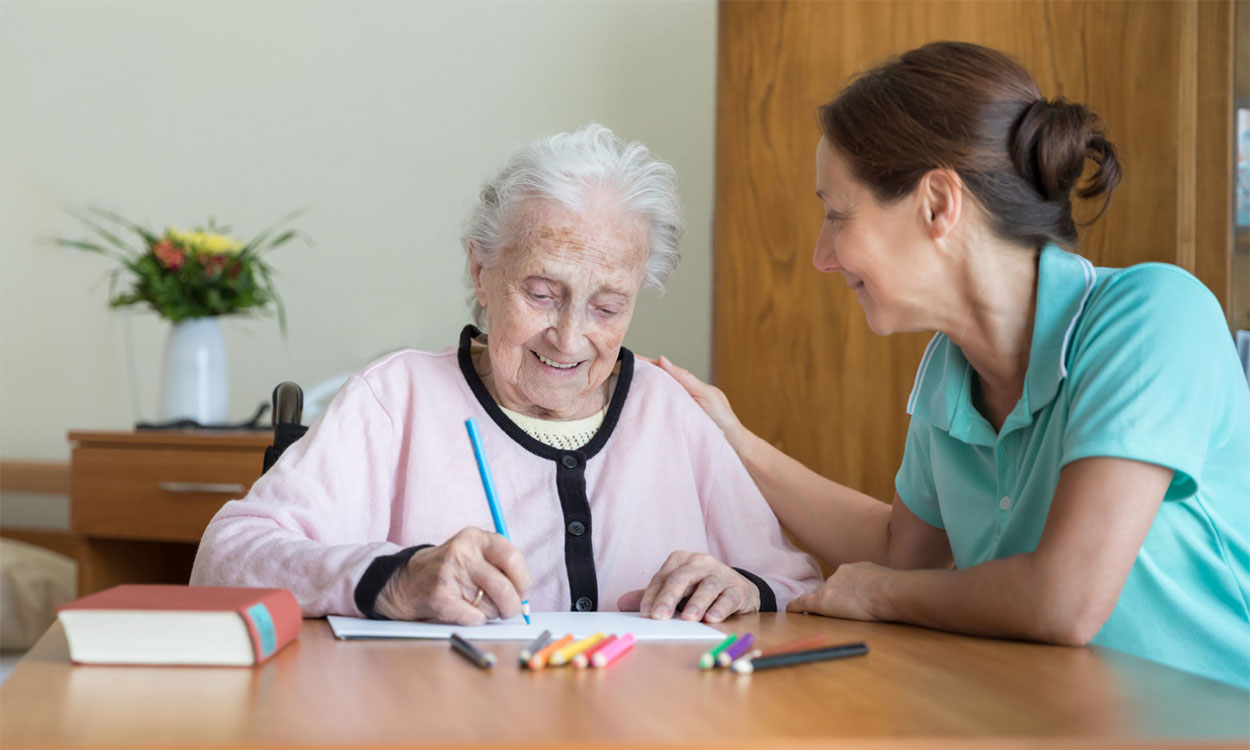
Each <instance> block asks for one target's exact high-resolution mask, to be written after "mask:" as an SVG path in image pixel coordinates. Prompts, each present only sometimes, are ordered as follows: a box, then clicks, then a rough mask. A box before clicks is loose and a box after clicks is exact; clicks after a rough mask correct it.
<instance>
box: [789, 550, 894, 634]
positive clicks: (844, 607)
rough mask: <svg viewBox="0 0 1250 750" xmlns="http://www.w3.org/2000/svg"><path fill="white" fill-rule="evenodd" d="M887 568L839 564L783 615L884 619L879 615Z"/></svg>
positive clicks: (868, 563)
mask: <svg viewBox="0 0 1250 750" xmlns="http://www.w3.org/2000/svg"><path fill="white" fill-rule="evenodd" d="M892 572H893V571H892V570H891V569H890V568H887V567H884V566H882V565H877V564H876V563H870V562H854V563H843V564H842V565H839V566H838V569H837V570H835V571H833V575H831V576H829V580H827V581H825V582H824V583H822V584H821V585H820V586H819V587H817V588H816V590H814V591H811V592H808V593H806V594H803V595H802V596H799V597H795V598H794V599H793V600H791V601H790V604H789V605H787V606H786V611H787V612H810V613H812V614H815V615H826V616H828V617H841V618H843V619H845V620H870V621H871V620H888V619H890V618H889V617H887V616H885V615H884V614H883V613H881V612H880V611H879V610H880V607H879V606H878V603H879V602H880V601H881V596H882V592H881V586H880V584H881V583H882V582H883V581H884V578H885V576H887V575H889V574H890V573H892Z"/></svg>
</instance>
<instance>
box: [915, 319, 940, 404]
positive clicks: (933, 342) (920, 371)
mask: <svg viewBox="0 0 1250 750" xmlns="http://www.w3.org/2000/svg"><path fill="white" fill-rule="evenodd" d="M941 338H942V333H941V331H939V332H937V333H935V334H933V338H931V339H929V345H928V346H926V347H925V350H924V356H923V357H921V358H920V367H918V368H916V382H915V383H913V384H912V386H911V395H910V396H908V397H907V413H908V414H914V413H915V411H916V399H917V398H919V397H920V384H921V383H923V382H924V374H925V372H927V371H928V369H929V361H930V360H932V359H933V352H934V351H935V350H936V349H937V344H938V340H939V339H941Z"/></svg>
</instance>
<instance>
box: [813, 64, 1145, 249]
mask: <svg viewBox="0 0 1250 750" xmlns="http://www.w3.org/2000/svg"><path fill="white" fill-rule="evenodd" d="M818 112H819V117H820V127H821V130H822V131H823V132H824V135H825V138H826V139H828V140H829V141H830V145H832V146H833V147H834V148H835V149H836V150H837V151H838V152H839V153H841V154H843V155H844V156H845V157H846V158H847V159H848V160H849V162H850V165H851V170H852V172H853V173H854V175H855V177H856V178H857V179H859V180H860V181H862V182H864V183H865V184H866V185H868V186H869V187H870V188H871V189H872V191H873V193H874V194H875V195H876V198H877V200H878V201H881V202H882V203H888V202H891V201H894V200H897V199H898V198H901V197H903V196H904V195H907V194H908V193H910V192H911V191H912V190H913V189H915V187H916V185H917V183H919V181H920V178H921V177H922V176H924V174H925V173H926V172H928V171H929V170H931V169H935V168H949V169H953V170H955V172H957V173H958V174H959V176H960V178H961V179H962V180H963V181H964V184H966V185H967V186H968V189H969V190H970V191H971V192H972V195H973V196H974V197H975V198H976V201H977V202H978V203H979V204H980V205H981V207H982V208H983V209H984V210H985V212H986V214H987V216H988V218H989V220H990V223H991V225H992V226H993V228H994V230H995V231H996V232H997V233H998V234H999V235H1000V236H1002V237H1003V238H1004V239H1007V240H1009V241H1013V242H1016V243H1019V244H1021V245H1024V246H1028V247H1041V246H1042V245H1044V244H1046V243H1048V242H1056V243H1059V244H1061V245H1065V246H1068V247H1073V246H1075V245H1076V241H1077V232H1076V223H1075V222H1074V221H1073V220H1072V202H1071V193H1072V190H1073V188H1074V187H1076V183H1077V181H1078V180H1079V179H1080V177H1081V173H1082V172H1083V171H1084V168H1085V160H1086V159H1087V158H1088V159H1090V160H1092V161H1093V162H1094V163H1095V164H1096V165H1097V170H1096V171H1095V172H1094V174H1093V175H1092V176H1091V177H1090V179H1089V180H1088V181H1087V182H1086V184H1085V185H1084V186H1083V187H1081V189H1080V190H1079V191H1078V192H1077V195H1079V196H1080V197H1082V198H1093V197H1095V196H1098V195H1105V196H1106V201H1105V202H1104V204H1103V210H1104V211H1105V210H1106V207H1107V203H1109V202H1110V200H1111V193H1112V191H1114V190H1115V188H1116V186H1117V185H1118V184H1119V182H1120V163H1119V161H1118V160H1117V159H1116V151H1115V146H1113V145H1112V144H1111V141H1109V140H1107V138H1106V136H1105V135H1104V134H1103V131H1102V124H1101V122H1100V121H1099V119H1098V116H1097V115H1095V114H1094V113H1093V112H1091V111H1090V110H1089V109H1088V108H1086V107H1085V106H1084V105H1082V104H1078V103H1075V102H1069V101H1067V100H1065V99H1062V98H1059V99H1055V100H1053V101H1047V100H1046V99H1045V98H1044V97H1043V96H1042V93H1041V91H1040V90H1039V89H1038V87H1037V83H1036V82H1035V81H1034V80H1033V77H1032V76H1031V75H1029V72H1028V71H1027V70H1025V69H1024V68H1023V67H1022V66H1021V65H1020V64H1019V63H1017V62H1015V61H1014V60H1012V59H1011V58H1010V57H1008V56H1007V55H1005V54H1003V53H1001V52H998V51H997V50H992V49H990V48H988V47H982V46H980V45H977V44H967V43H962V42H934V43H932V44H926V45H925V46H923V47H920V48H918V49H914V50H912V51H910V52H907V53H905V54H903V55H901V56H900V57H898V58H895V59H893V60H890V61H888V62H886V63H885V64H883V65H881V66H879V67H877V68H874V69H872V70H870V71H868V72H866V73H864V74H862V75H860V76H859V77H858V78H856V79H855V80H854V81H853V82H852V83H851V84H850V85H849V86H847V87H846V88H845V89H843V91H842V92H841V93H840V94H838V96H837V98H835V99H834V100H833V101H831V102H829V103H828V104H825V105H824V106H822V107H821V108H820V109H819V111H818ZM1098 215H1099V216H1101V215H1102V211H1099V214H1098ZM1094 218H1095V219H1097V218H1098V217H1097V216H1095V217H1094ZM1091 221H1092V220H1091Z"/></svg>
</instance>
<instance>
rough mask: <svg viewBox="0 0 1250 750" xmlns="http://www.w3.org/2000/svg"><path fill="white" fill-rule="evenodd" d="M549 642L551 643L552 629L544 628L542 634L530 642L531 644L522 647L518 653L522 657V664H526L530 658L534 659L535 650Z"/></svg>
mask: <svg viewBox="0 0 1250 750" xmlns="http://www.w3.org/2000/svg"><path fill="white" fill-rule="evenodd" d="M548 643H551V631H550V630H544V631H543V632H542V634H541V635H539V636H538V637H537V638H535V639H534V640H533V641H532V642H531V643H530V645H528V646H526V647H525V648H523V649H521V653H520V654H518V655H517V656H518V657H520V660H521V664H525V663H526V662H528V661H529V660H530V659H533V658H534V654H535V652H537V651H538V650H539V649H540V648H542V647H543V646H546V645H547V644H548Z"/></svg>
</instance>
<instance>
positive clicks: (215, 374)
mask: <svg viewBox="0 0 1250 750" xmlns="http://www.w3.org/2000/svg"><path fill="white" fill-rule="evenodd" d="M162 382H163V395H162V399H161V403H162V408H161V414H162V417H163V418H164V419H166V420H175V419H194V420H195V421H196V422H199V423H200V424H205V425H208V424H224V423H225V421H226V417H227V410H228V407H229V402H230V382H229V372H228V370H227V368H226V342H225V339H223V338H222V336H221V324H220V323H219V322H218V321H217V318H193V319H191V320H184V321H182V322H181V323H175V324H174V326H173V327H172V328H170V329H169V337H168V338H167V339H166V340H165V372H164V377H163V381H162Z"/></svg>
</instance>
